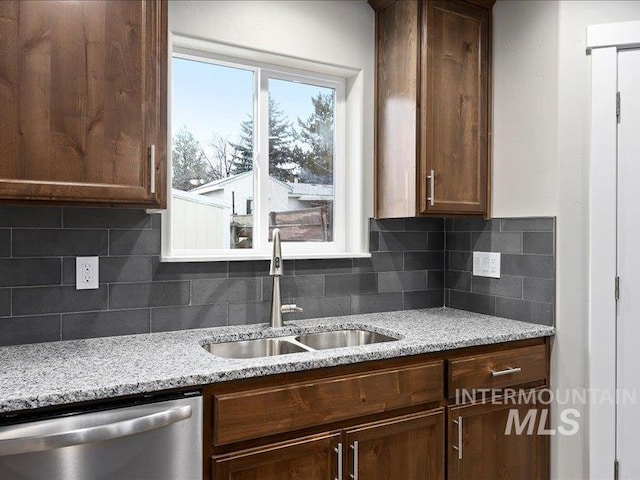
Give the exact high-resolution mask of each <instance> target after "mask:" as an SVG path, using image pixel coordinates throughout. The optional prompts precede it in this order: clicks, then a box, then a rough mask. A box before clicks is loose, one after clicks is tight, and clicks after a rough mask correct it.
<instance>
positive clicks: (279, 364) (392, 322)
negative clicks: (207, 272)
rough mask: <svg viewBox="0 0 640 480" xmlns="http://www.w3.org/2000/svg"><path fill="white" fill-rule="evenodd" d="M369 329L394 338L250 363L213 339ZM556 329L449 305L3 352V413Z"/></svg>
mask: <svg viewBox="0 0 640 480" xmlns="http://www.w3.org/2000/svg"><path fill="white" fill-rule="evenodd" d="M341 328H364V329H368V330H372V331H376V332H379V333H382V334H386V335H390V336H393V337H396V338H399V340H398V341H394V342H386V343H379V344H373V345H365V346H360V347H346V348H337V349H330V350H319V351H315V352H304V353H293V354H287V355H279V356H275V357H267V358H256V359H248V360H234V359H225V358H220V357H216V356H213V355H211V354H210V353H209V352H207V351H206V350H205V349H204V348H202V345H203V344H205V343H208V342H212V341H213V342H223V341H229V340H238V339H249V338H262V337H274V336H285V335H294V334H299V333H307V332H316V331H322V330H338V329H341ZM553 334H554V329H553V328H552V327H546V326H542V325H535V324H531V323H523V322H518V321H515V320H507V319H504V318H498V317H492V316H488V315H480V314H475V313H470V312H465V311H461V310H453V309H449V308H434V309H426V310H409V311H402V312H387V313H373V314H366V315H352V316H348V317H333V318H322V319H316V320H302V321H292V322H286V323H285V326H284V327H282V328H279V329H271V328H268V327H267V326H266V325H265V324H262V325H249V326H240V327H223V328H211V329H201V330H186V331H177V332H168V333H153V334H145V335H130V336H123V337H107V338H98V339H91V340H73V341H65V342H57V343H40V344H33V345H20V346H13V347H2V348H0V413H3V412H12V411H18V410H27V409H34V408H40V407H47V406H52V405H62V404H71V403H76V402H81V401H88V400H99V399H105V398H112V397H118V396H122V395H133V394H139V393H150V392H156V391H159V390H165V389H171V388H178V387H189V386H198V385H205V384H208V383H216V382H224V381H228V380H235V379H239V378H249V377H259V376H263V375H273V374H277V373H284V372H293V371H300V370H309V369H314V368H321V367H330V366H335V365H344V364H348V363H356V362H364V361H368V360H378V359H384V358H393V357H401V356H406V355H415V354H420V353H427V352H436V351H442V350H451V349H454V348H462V347H468V346H475V345H488V344H492V343H500V342H507V341H515V340H523V339H527V338H534V337H543V336H550V335H553Z"/></svg>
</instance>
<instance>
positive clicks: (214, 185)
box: [190, 171, 253, 194]
mask: <svg viewBox="0 0 640 480" xmlns="http://www.w3.org/2000/svg"><path fill="white" fill-rule="evenodd" d="M249 175H253V171H248V172H244V173H239V174H237V175H231V176H230V177H226V178H221V179H219V180H214V181H213V182H209V183H205V184H204V185H201V186H199V187H198V188H194V189H193V190H190V193H198V194H203V193H209V192H214V191H216V190H220V189H222V188H224V187H225V185H229V184H230V183H235V182H237V181H238V180H240V179H242V178H245V177H248V176H249Z"/></svg>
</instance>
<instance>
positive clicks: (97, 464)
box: [0, 395, 202, 480]
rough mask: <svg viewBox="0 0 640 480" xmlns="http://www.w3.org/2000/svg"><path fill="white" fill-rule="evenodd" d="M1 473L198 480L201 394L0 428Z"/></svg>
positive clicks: (44, 479) (65, 479)
mask: <svg viewBox="0 0 640 480" xmlns="http://www.w3.org/2000/svg"><path fill="white" fill-rule="evenodd" d="M0 479H1V480H107V479H108V480H201V479H202V397H201V396H200V395H197V396H190V397H184V398H178V399H172V400H165V401H159V402H154V403H144V404H139V405H132V406H125V407H119V408H113V409H110V410H100V411H92V412H79V413H75V414H68V415H65V416H59V417H56V418H50V419H45V420H36V421H32V422H28V423H22V424H18V425H10V426H6V427H0Z"/></svg>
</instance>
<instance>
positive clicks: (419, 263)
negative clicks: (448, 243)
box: [404, 250, 444, 271]
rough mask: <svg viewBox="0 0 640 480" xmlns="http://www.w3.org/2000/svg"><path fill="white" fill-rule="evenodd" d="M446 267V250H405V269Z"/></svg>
mask: <svg viewBox="0 0 640 480" xmlns="http://www.w3.org/2000/svg"><path fill="white" fill-rule="evenodd" d="M443 268H444V252H440V251H436V250H434V251H432V252H404V269H405V271H408V270H442V269H443Z"/></svg>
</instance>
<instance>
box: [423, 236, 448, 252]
mask: <svg viewBox="0 0 640 480" xmlns="http://www.w3.org/2000/svg"><path fill="white" fill-rule="evenodd" d="M444 238H445V233H444V232H429V236H428V240H427V249H428V250H444Z"/></svg>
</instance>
